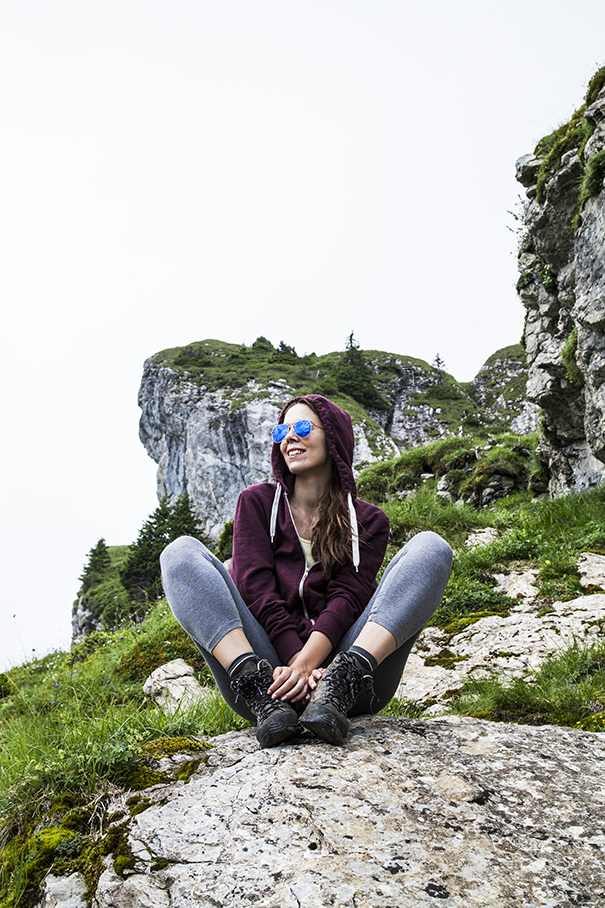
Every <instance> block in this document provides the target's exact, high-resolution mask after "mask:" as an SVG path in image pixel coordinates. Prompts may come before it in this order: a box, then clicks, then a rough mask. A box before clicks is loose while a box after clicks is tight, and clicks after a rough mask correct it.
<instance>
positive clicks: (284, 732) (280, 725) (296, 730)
mask: <svg viewBox="0 0 605 908" xmlns="http://www.w3.org/2000/svg"><path fill="white" fill-rule="evenodd" d="M294 718H295V720H296V721H295V723H292V722H290V723H288V724H287V725H284V722H283V719H281V720H280V719H279V718H276V719H274V720H271V719H268V720H267V721H266V722H263V724H262V725H259V726H257V729H256V740H257V741H258V743H259V744H260V746H261V747H263V748H264V747H275V746H276V745H277V744H283V743H284V741H289V740H290V738H294V737H296V735H298V734H300V732H301V727H300V725H299V724H298V718H297V717H296V716H295V717H294Z"/></svg>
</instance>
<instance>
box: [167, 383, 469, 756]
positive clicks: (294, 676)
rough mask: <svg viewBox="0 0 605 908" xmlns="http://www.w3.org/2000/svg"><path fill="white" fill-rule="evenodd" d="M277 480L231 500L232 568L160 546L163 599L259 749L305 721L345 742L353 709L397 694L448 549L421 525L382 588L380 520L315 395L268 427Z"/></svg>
mask: <svg viewBox="0 0 605 908" xmlns="http://www.w3.org/2000/svg"><path fill="white" fill-rule="evenodd" d="M273 442H274V444H273V451H272V455H271V463H272V467H273V475H274V477H275V483H259V484H258V485H253V486H250V487H249V488H247V489H245V490H244V491H243V492H242V493H241V495H240V496H239V499H238V503H237V509H236V514H235V521H234V530H233V559H232V563H231V569H230V570H231V575H230V574H229V573H228V572H227V571H226V570H225V568H224V566H223V565H222V564H221V562H220V561H218V560H217V559H216V558H215V557H214V556H213V555H212V554H211V553H210V552H209V551H208V550H207V549H206V548H205V546H203V545H202V543H201V542H199V541H198V540H196V539H193V538H191V537H188V536H184V537H181V538H180V539H177V540H176V541H175V542H172V543H171V544H170V545H169V546H168V547H167V548H166V549H165V550H164V552H163V553H162V556H161V559H160V560H161V566H162V580H163V584H164V589H165V591H166V596H167V598H168V601H169V603H170V606H171V608H172V610H173V612H174V614H175V616H176V618H177V620H178V621H179V623H180V624H181V625H182V626H183V627H184V628H185V630H186V631H187V633H188V634H189V635H190V636H191V637H192V638H193V640H194V642H195V643H196V645H197V647H198V648H199V649H200V651H201V652H202V654H203V656H204V658H205V659H206V661H207V663H208V666H209V667H210V670H211V671H212V674H213V675H214V678H215V680H216V682H217V685H218V687H219V690H220V691H221V693H222V694H223V696H224V698H225V700H226V701H227V702H228V703H229V705H230V706H231V707H232V708H233V709H234V710H235V711H236V712H237V713H239V715H241V716H243V717H244V718H246V719H249V720H252V721H253V720H254V719H256V724H257V729H256V737H257V739H258V741H259V743H260V745H261V747H271V746H273V745H276V744H280V743H282V742H284V741H287V740H288V739H289V738H292V737H293V736H294V735H296V734H298V733H299V732H300V731H301V730H302V728H306V729H308V730H310V731H312V732H314V733H315V734H316V735H317V736H318V737H319V738H321V739H322V740H324V741H328V742H330V743H331V744H342V743H343V742H344V740H345V738H346V735H347V731H348V728H349V722H348V719H347V716H354V715H360V714H362V713H369V712H378V711H379V710H380V709H382V707H384V706H385V705H386V704H387V703H388V702H389V700H390V699H391V697H392V696H393V695H394V693H395V691H396V689H397V686H398V684H399V681H400V678H401V675H402V673H403V669H404V666H405V663H406V660H407V657H408V654H409V652H410V650H411V648H412V646H413V644H414V641H415V639H416V637H417V636H418V634H419V633H420V631H421V630H422V628H423V627H424V625H425V624H426V622H427V621H428V619H429V618H430V617H431V615H432V614H433V612H434V611H435V609H436V608H437V606H438V605H439V602H440V601H441V597H442V595H443V591H444V589H445V585H446V583H447V581H448V579H449V576H450V572H451V566H452V550H451V549H450V547H449V545H448V544H447V543H446V542H445V541H444V540H443V539H441V537H440V536H438V535H437V534H435V533H419V534H418V535H417V536H414V537H413V538H412V539H411V540H410V542H408V543H407V545H405V546H404V548H403V549H401V551H400V552H398V553H397V555H396V556H395V558H394V559H393V560H392V561H391V562H390V564H389V566H388V567H387V569H386V571H385V573H384V576H383V578H382V580H381V582H380V585H379V587H378V588H376V574H377V572H378V569H379V568H380V565H381V564H382V560H383V558H384V554H385V551H386V545H387V540H388V535H389V522H388V518H387V517H386V515H385V514H384V512H383V511H381V510H380V508H377V507H374V506H373V505H370V504H368V503H367V502H365V501H361V500H360V499H358V498H357V497H356V487H355V479H354V476H353V470H352V463H353V448H354V444H355V440H354V435H353V426H352V423H351V418H350V417H349V415H348V413H346V412H345V411H344V410H341V409H340V407H338V406H336V404H334V403H332V402H331V401H329V400H327V399H326V398H325V397H321V396H320V395H317V394H311V395H309V396H307V397H296V398H294V399H293V400H291V401H290V402H289V403H288V404H286V406H285V407H284V409H283V411H282V414H281V418H280V421H279V424H278V425H277V426H276V427H275V429H274V430H273Z"/></svg>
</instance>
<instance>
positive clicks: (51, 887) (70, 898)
mask: <svg viewBox="0 0 605 908" xmlns="http://www.w3.org/2000/svg"><path fill="white" fill-rule="evenodd" d="M86 889H87V886H86V883H85V881H84V878H83V877H81V876H80V874H79V873H72V875H71V876H67V877H58V876H53V874H52V873H49V874H48V876H47V877H46V879H45V880H44V886H43V895H42V901H41V902H40V905H39V906H38V908H87V905H88V902H87V901H86V898H85V897H84V896H85V893H86Z"/></svg>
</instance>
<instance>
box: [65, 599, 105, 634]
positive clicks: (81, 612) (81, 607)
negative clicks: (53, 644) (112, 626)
mask: <svg viewBox="0 0 605 908" xmlns="http://www.w3.org/2000/svg"><path fill="white" fill-rule="evenodd" d="M82 599H83V597H82V596H79V597H78V599H76V601H75V602H74V605H73V609H72V613H71V641H72V644H74V643H79V641H80V640H83V639H84V637H87V636H88V635H89V634H92V633H93V631H100V630H102V629H103V616H102V615H96V614H95V613H94V612H93V611H92V610H91V609H89V608H88V607H87V606H86V605H85V604H84V602H83V601H82Z"/></svg>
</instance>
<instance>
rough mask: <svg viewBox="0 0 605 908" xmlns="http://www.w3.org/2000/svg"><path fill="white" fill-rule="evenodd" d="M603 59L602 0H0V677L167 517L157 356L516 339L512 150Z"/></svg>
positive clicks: (461, 366) (562, 112)
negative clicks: (239, 348)
mask: <svg viewBox="0 0 605 908" xmlns="http://www.w3.org/2000/svg"><path fill="white" fill-rule="evenodd" d="M604 63H605V4H604V3H603V2H602V0H576V3H575V4H574V5H573V7H571V6H570V5H569V3H567V2H566V3H563V2H560V0H523V2H520V0H508V2H494V3H486V2H485V0H481V2H472V0H456V2H454V0H425V2H424V3H412V2H408V0H342V2H341V0H220V2H216V0H214V2H207V0H140V2H136V0H102V2H101V0H71V2H68V0H2V3H1V4H0V74H1V75H0V80H1V81H0V86H1V88H0V118H1V122H2V127H3V128H2V142H1V143H0V168H1V173H2V192H1V198H0V231H1V255H2V267H1V269H0V282H1V292H2V304H3V331H2V336H3V338H4V343H3V351H4V352H3V356H2V389H3V395H2V397H3V412H4V419H3V423H4V433H3V444H2V464H1V467H2V476H3V478H4V492H3V496H2V499H3V504H4V507H3V509H2V510H3V519H2V543H1V545H2V562H3V563H2V608H1V616H0V619H1V624H0V667H2V666H5V667H6V666H8V665H11V664H14V663H16V662H20V661H23V660H24V659H25V658H29V657H31V656H32V655H38V654H42V653H44V652H46V651H48V649H49V648H54V647H61V648H66V647H67V646H68V645H69V638H70V616H71V605H72V602H73V599H74V598H75V594H76V592H77V589H78V586H79V584H78V579H77V578H78V576H79V574H80V573H81V571H82V568H83V565H84V563H85V561H86V555H87V552H88V551H89V550H90V548H91V547H92V546H93V545H94V544H95V543H96V541H97V539H98V538H99V537H101V536H104V537H105V539H106V540H107V543H108V544H110V545H112V544H126V543H129V542H132V541H133V540H134V539H135V538H136V535H137V533H138V531H139V529H140V526H141V523H142V521H143V520H144V519H145V518H146V517H147V516H148V515H149V514H150V513H151V511H152V510H153V509H154V508H155V507H156V505H157V499H156V495H155V464H153V462H152V461H151V460H150V459H149V458H148V456H147V454H146V453H145V450H144V449H143V447H142V445H141V444H140V442H139V440H138V434H137V433H138V408H137V403H136V400H137V390H138V385H139V381H140V377H141V373H142V367H143V362H144V360H145V359H146V358H147V357H148V356H150V355H151V354H153V353H155V352H156V351H158V350H161V349H163V348H166V347H171V346H177V345H182V344H186V343H188V342H191V341H195V340H201V339H203V338H218V339H221V340H224V341H230V342H233V343H241V342H243V343H246V344H250V343H251V342H252V341H254V339H255V338H256V337H257V336H259V335H261V334H264V335H266V336H267V337H268V338H269V339H270V340H272V341H273V342H274V343H275V344H277V343H279V341H280V340H284V341H285V342H286V343H288V344H291V345H293V346H294V347H295V348H296V350H297V351H298V352H299V353H305V352H311V351H315V352H316V353H318V354H321V353H327V352H329V351H331V350H339V349H343V347H344V344H345V340H346V337H347V335H348V334H349V333H350V331H351V330H354V331H355V336H356V338H357V340H358V341H359V343H360V344H361V346H362V347H364V348H367V349H370V348H374V349H381V350H387V351H390V352H394V353H400V354H407V355H410V356H415V357H420V358H422V359H425V360H427V361H429V362H431V361H432V360H433V358H434V357H435V355H436V353H439V354H440V356H441V358H442V359H443V360H444V361H445V363H446V366H447V368H448V371H450V372H451V373H452V374H454V375H455V377H456V378H458V379H459V380H470V379H471V378H472V377H473V376H474V375H475V373H476V372H477V371H478V369H479V368H480V367H481V365H482V363H483V362H484V361H485V360H486V359H487V357H488V356H489V355H491V354H492V353H493V352H494V351H495V350H497V349H499V348H500V347H503V346H507V345H509V344H513V343H516V342H517V341H518V340H519V338H520V335H521V330H522V323H523V311H522V308H521V306H520V304H519V302H518V301H517V298H516V295H515V290H514V284H515V281H516V265H515V256H514V253H515V237H514V235H513V233H511V231H510V230H509V229H508V228H509V227H515V222H514V219H513V218H512V216H511V215H510V214H508V213H507V212H508V211H509V210H515V207H516V205H517V200H518V196H519V193H520V191H522V190H521V187H520V186H518V184H517V183H516V182H515V178H514V164H515V160H516V159H517V158H518V157H519V156H520V155H522V154H525V153H526V152H529V151H531V150H532V149H533V147H534V145H535V143H536V141H537V140H538V139H539V138H540V137H541V136H542V135H544V134H546V133H548V132H550V131H552V130H553V129H554V128H555V127H557V126H558V125H559V124H560V123H562V122H565V121H566V120H567V119H568V118H569V116H570V114H571V113H572V112H573V110H574V109H575V108H576V107H577V106H579V104H580V103H581V102H582V99H583V95H584V92H585V89H586V85H587V82H588V81H589V79H590V77H591V76H592V75H593V73H594V72H595V70H596V69H597V68H598V67H599V66H601V65H603V64H604Z"/></svg>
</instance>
